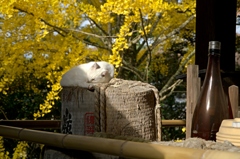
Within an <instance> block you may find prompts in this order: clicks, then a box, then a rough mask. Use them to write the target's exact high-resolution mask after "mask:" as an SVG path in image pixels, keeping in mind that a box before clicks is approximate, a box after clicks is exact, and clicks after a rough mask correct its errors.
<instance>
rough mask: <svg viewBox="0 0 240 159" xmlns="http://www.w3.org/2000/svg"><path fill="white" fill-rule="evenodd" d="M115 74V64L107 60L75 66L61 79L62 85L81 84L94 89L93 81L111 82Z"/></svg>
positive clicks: (83, 86) (80, 85)
mask: <svg viewBox="0 0 240 159" xmlns="http://www.w3.org/2000/svg"><path fill="white" fill-rule="evenodd" d="M113 76H114V67H113V65H111V64H109V63H107V62H105V61H99V62H89V63H85V64H81V65H78V66H75V67H73V68H72V69H70V70H69V71H67V72H66V73H65V74H64V75H63V76H62V79H61V81H60V84H61V86H79V87H82V88H88V89H93V83H106V82H109V81H110V80H111V79H112V78H113Z"/></svg>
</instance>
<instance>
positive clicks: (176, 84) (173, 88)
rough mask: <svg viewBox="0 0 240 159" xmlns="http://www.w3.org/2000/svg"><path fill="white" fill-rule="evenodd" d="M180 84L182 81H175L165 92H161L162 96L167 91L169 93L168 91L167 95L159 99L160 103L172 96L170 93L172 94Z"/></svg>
mask: <svg viewBox="0 0 240 159" xmlns="http://www.w3.org/2000/svg"><path fill="white" fill-rule="evenodd" d="M182 82H183V80H182V79H178V80H177V81H175V82H174V83H173V84H172V85H171V86H170V87H168V88H167V89H165V90H164V91H163V92H162V94H163V93H165V92H167V91H169V90H170V92H169V93H168V94H166V95H165V96H162V97H160V99H159V100H160V101H162V100H164V99H166V98H167V97H169V96H170V95H172V93H173V91H174V90H175V88H176V87H177V86H179V85H180V84H181V83H182Z"/></svg>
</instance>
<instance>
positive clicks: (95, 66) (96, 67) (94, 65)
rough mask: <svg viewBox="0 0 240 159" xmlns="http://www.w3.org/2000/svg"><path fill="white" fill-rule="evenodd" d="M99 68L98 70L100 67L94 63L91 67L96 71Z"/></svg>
mask: <svg viewBox="0 0 240 159" xmlns="http://www.w3.org/2000/svg"><path fill="white" fill-rule="evenodd" d="M99 68H100V66H99V65H98V64H97V63H96V62H95V63H94V64H93V65H92V70H96V69H99Z"/></svg>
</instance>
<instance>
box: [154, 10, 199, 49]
mask: <svg viewBox="0 0 240 159" xmlns="http://www.w3.org/2000/svg"><path fill="white" fill-rule="evenodd" d="M195 17H196V15H195V14H194V15H192V16H191V17H189V18H188V19H187V20H186V21H185V22H184V23H182V24H181V25H180V26H179V27H178V28H176V29H174V30H173V31H171V32H170V33H168V34H167V35H166V36H165V37H163V38H160V39H159V40H158V41H156V43H155V44H153V47H155V46H156V45H158V44H159V43H161V42H163V41H165V40H167V39H168V38H170V37H171V36H173V35H175V34H177V33H179V32H180V30H182V29H183V28H185V26H186V25H187V24H188V23H190V22H191V21H192V20H193V19H194V18H195Z"/></svg>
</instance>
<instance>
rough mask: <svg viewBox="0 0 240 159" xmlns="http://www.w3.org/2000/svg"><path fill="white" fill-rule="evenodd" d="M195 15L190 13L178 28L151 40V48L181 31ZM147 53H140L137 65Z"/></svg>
mask: <svg viewBox="0 0 240 159" xmlns="http://www.w3.org/2000/svg"><path fill="white" fill-rule="evenodd" d="M195 16H196V15H192V16H191V17H189V18H188V19H187V20H186V21H185V22H184V23H182V24H181V25H180V26H179V27H178V28H176V29H174V30H173V31H172V32H170V33H168V34H167V35H166V36H165V37H162V38H160V37H158V38H157V40H155V41H154V42H153V44H152V46H151V49H154V48H155V47H156V46H157V45H159V44H160V43H162V42H163V41H165V40H167V39H168V38H170V37H172V36H173V35H175V34H176V33H178V32H179V31H181V30H182V29H183V28H184V27H185V26H186V25H187V24H188V23H190V22H191V21H192V20H193V19H194V18H195ZM139 39H140V38H139ZM147 55H148V54H147V52H145V53H144V54H143V55H142V57H141V58H140V59H139V60H138V65H139V64H140V63H142V62H143V61H144V59H145V58H146V57H147Z"/></svg>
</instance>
